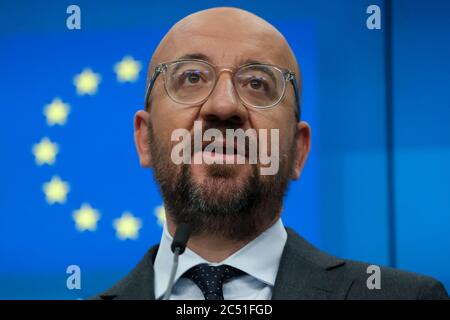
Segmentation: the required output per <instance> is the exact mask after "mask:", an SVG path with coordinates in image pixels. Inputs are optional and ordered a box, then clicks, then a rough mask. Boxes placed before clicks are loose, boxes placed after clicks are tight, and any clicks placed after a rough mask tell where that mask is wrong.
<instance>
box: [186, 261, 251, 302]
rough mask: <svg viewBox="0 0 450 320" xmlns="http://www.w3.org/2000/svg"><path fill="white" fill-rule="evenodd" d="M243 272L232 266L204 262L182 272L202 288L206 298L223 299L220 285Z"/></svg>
mask: <svg viewBox="0 0 450 320" xmlns="http://www.w3.org/2000/svg"><path fill="white" fill-rule="evenodd" d="M244 274H245V272H244V271H241V270H239V269H236V268H234V267H232V266H228V265H221V266H217V267H214V266H210V265H208V264H206V263H202V264H199V265H197V266H195V267H192V268H191V269H189V270H188V271H186V272H185V273H184V274H183V277H184V278H188V279H191V280H192V281H194V283H195V284H196V285H197V286H198V287H199V288H200V290H202V293H203V295H204V296H205V299H206V300H223V292H222V286H223V284H224V283H225V282H227V281H229V280H231V279H232V278H235V277H239V276H242V275H244Z"/></svg>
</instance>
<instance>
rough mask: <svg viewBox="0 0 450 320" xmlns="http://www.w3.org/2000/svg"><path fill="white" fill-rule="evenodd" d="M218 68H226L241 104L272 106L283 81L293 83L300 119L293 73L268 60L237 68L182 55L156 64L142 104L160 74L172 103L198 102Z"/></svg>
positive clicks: (283, 88)
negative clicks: (184, 57)
mask: <svg viewBox="0 0 450 320" xmlns="http://www.w3.org/2000/svg"><path fill="white" fill-rule="evenodd" d="M222 72H230V73H231V75H232V81H233V85H234V88H235V90H236V92H237V94H238V96H239V98H240V99H241V101H242V102H243V103H244V105H246V106H249V107H253V108H256V109H268V108H272V107H274V106H276V105H277V104H278V103H279V102H280V101H281V99H283V96H284V94H285V92H286V82H288V81H289V82H291V84H292V86H293V87H294V93H295V99H296V107H297V112H296V113H297V117H298V119H300V113H301V109H300V99H299V94H298V86H297V79H296V76H295V73H294V72H293V71H290V70H286V69H281V68H279V67H277V66H273V65H269V64H260V63H251V64H246V65H243V66H240V67H238V68H219V67H217V66H214V65H212V64H210V63H208V62H206V61H203V60H197V59H182V60H177V61H173V62H168V63H162V64H159V65H157V66H156V68H155V71H154V73H153V75H152V77H151V79H150V82H149V85H148V87H147V91H146V93H145V108H147V107H148V100H149V97H150V93H151V91H152V88H153V85H154V83H155V81H156V78H157V77H158V75H159V74H160V73H162V74H163V76H164V87H165V90H166V92H167V95H168V96H169V97H170V98H171V99H172V100H173V101H174V102H176V103H179V104H184V105H197V104H201V103H203V102H204V101H206V100H207V99H208V97H209V96H210V95H211V93H212V92H213V90H214V87H215V85H216V83H217V79H218V77H219V75H220V74H221V73H222Z"/></svg>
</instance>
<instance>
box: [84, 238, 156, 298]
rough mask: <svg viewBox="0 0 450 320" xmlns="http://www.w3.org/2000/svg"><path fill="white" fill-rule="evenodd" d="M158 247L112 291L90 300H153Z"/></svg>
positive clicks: (149, 251)
mask: <svg viewBox="0 0 450 320" xmlns="http://www.w3.org/2000/svg"><path fill="white" fill-rule="evenodd" d="M158 247H159V246H158V245H155V246H153V247H152V248H151V249H150V250H148V251H147V253H146V254H145V255H144V257H143V258H142V259H141V261H140V262H139V263H138V264H137V265H136V267H135V268H134V269H133V270H132V271H131V272H130V273H128V274H127V275H126V276H125V277H124V278H123V279H121V280H120V281H119V282H117V283H116V284H114V285H113V286H112V287H111V288H110V289H108V290H106V291H104V292H103V293H100V294H98V295H96V296H94V297H91V298H90V300H144V299H152V300H153V299H154V288H153V286H154V279H153V277H154V273H153V261H154V257H155V255H156V253H157V251H158Z"/></svg>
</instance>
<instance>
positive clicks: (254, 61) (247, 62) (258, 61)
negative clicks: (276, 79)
mask: <svg viewBox="0 0 450 320" xmlns="http://www.w3.org/2000/svg"><path fill="white" fill-rule="evenodd" d="M246 64H270V63H267V62H264V61H260V60H256V59H250V58H249V59H245V60H244V61H242V63H240V65H241V66H243V65H246Z"/></svg>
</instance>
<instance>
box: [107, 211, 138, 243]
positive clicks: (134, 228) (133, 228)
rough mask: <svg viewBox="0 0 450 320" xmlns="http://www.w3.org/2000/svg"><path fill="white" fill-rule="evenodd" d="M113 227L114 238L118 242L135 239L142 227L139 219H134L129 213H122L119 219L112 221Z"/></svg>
mask: <svg viewBox="0 0 450 320" xmlns="http://www.w3.org/2000/svg"><path fill="white" fill-rule="evenodd" d="M113 225H114V228H115V229H116V236H117V237H118V238H119V239H120V240H125V239H133V240H135V239H137V238H138V236H139V229H140V228H141V227H142V223H141V219H139V218H136V217H135V216H133V214H132V213H130V212H124V213H123V214H122V216H121V217H120V218H118V219H115V220H114V223H113Z"/></svg>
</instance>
